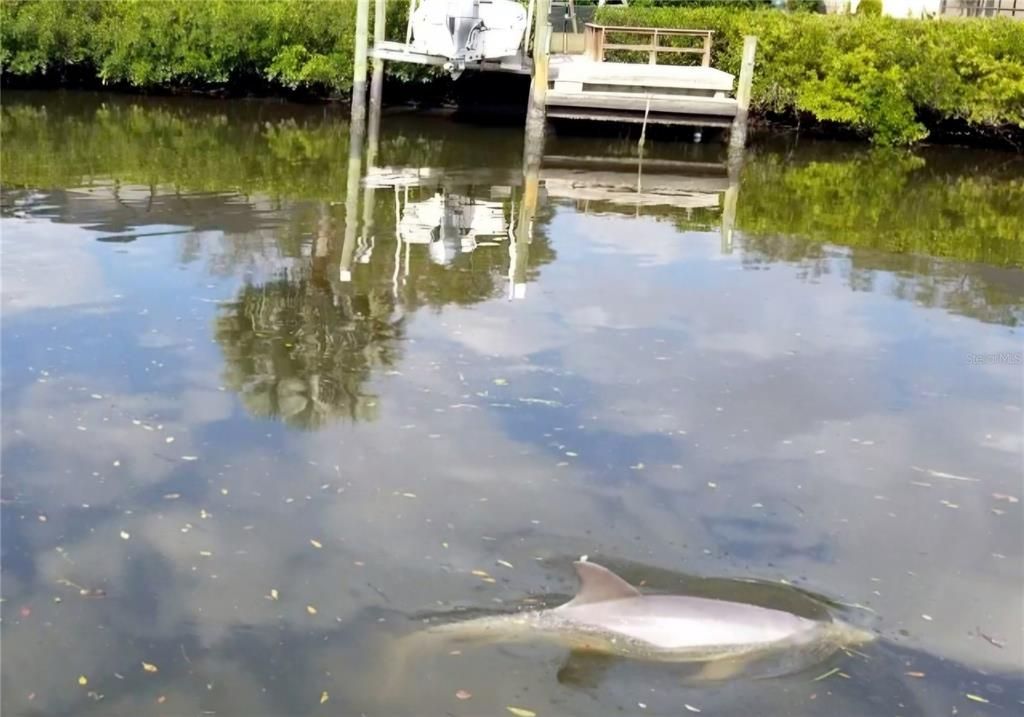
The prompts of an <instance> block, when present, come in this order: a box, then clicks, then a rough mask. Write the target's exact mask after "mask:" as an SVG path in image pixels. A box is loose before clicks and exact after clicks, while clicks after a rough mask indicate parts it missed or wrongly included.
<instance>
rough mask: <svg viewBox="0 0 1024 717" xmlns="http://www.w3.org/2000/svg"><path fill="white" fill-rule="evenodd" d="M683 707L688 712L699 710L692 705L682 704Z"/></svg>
mask: <svg viewBox="0 0 1024 717" xmlns="http://www.w3.org/2000/svg"><path fill="white" fill-rule="evenodd" d="M683 707H685V708H686V709H687V710H688V711H690V712H700V709H698V708H697V707H694V706H693V705H688V704H683Z"/></svg>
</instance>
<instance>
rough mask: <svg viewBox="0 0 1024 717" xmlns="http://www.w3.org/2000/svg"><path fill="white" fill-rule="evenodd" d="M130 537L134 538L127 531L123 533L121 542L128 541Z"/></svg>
mask: <svg viewBox="0 0 1024 717" xmlns="http://www.w3.org/2000/svg"><path fill="white" fill-rule="evenodd" d="M130 537H132V535H131V533H129V532H128V531H127V530H122V531H121V540H128V538H130Z"/></svg>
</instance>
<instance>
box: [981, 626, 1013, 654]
mask: <svg viewBox="0 0 1024 717" xmlns="http://www.w3.org/2000/svg"><path fill="white" fill-rule="evenodd" d="M975 631H976V632H977V633H978V636H979V637H981V638H982V639H984V640H985V641H986V642H988V644H990V645H992V646H993V647H998V648H999V649H1000V650H1001V649H1003V648H1004V647H1005V646H1006V643H1005V642H1003V641H1002V640H997V639H996V638H994V637H992V636H991V635H986V634H985V633H983V632H982V631H981V630H980V629H979V628H975Z"/></svg>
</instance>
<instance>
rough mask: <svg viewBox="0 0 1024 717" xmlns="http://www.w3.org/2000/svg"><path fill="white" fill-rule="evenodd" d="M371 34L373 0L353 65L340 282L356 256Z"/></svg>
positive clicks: (362, 14)
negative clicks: (367, 60)
mask: <svg viewBox="0 0 1024 717" xmlns="http://www.w3.org/2000/svg"><path fill="white" fill-rule="evenodd" d="M369 34H370V0H358V2H357V4H356V44H355V60H354V61H353V65H352V117H351V119H350V124H349V128H348V180H347V182H346V190H345V191H346V196H345V241H344V244H343V245H342V248H341V265H340V267H339V269H338V278H339V279H340V280H341V281H350V280H351V278H352V256H353V252H354V251H355V242H356V230H357V228H358V225H359V216H358V210H359V178H360V176H361V175H362V172H363V143H364V142H365V141H366V55H367V45H368V44H369Z"/></svg>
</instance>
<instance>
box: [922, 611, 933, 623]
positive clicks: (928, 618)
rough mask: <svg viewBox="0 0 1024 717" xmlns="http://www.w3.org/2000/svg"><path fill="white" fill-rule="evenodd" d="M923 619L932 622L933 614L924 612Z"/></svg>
mask: <svg viewBox="0 0 1024 717" xmlns="http://www.w3.org/2000/svg"><path fill="white" fill-rule="evenodd" d="M921 619H922V620H927V621H928V622H931V621H932V616H931V615H925V614H924V613H922V614H921Z"/></svg>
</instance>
